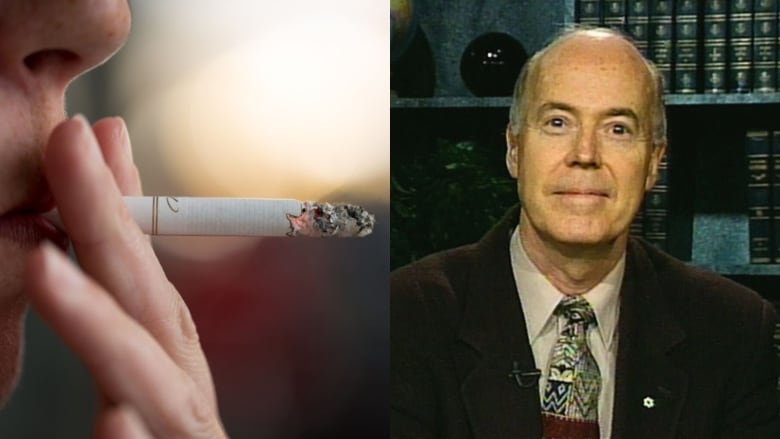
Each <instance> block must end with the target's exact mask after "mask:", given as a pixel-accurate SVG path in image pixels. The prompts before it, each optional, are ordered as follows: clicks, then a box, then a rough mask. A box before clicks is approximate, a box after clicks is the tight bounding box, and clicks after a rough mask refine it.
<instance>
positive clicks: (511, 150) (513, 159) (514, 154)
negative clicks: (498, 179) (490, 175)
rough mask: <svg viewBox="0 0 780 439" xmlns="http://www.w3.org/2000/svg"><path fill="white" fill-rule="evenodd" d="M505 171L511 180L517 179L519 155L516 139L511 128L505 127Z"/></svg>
mask: <svg viewBox="0 0 780 439" xmlns="http://www.w3.org/2000/svg"><path fill="white" fill-rule="evenodd" d="M505 136H506V169H507V171H509V175H511V176H512V178H517V159H518V155H519V154H520V153H519V151H518V149H519V147H518V146H517V144H518V140H519V139H518V137H519V136H517V135H515V134H514V133H512V127H511V125H510V126H507V127H506V132H505Z"/></svg>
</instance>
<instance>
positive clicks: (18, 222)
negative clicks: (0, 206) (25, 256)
mask: <svg viewBox="0 0 780 439" xmlns="http://www.w3.org/2000/svg"><path fill="white" fill-rule="evenodd" d="M0 239H6V240H10V241H13V242H16V243H18V244H19V245H21V246H22V247H34V246H37V245H38V244H40V243H41V242H42V241H43V240H48V241H51V242H52V243H53V244H55V245H56V246H58V247H60V248H61V249H67V248H68V236H67V235H65V233H64V232H62V231H61V230H59V229H58V228H57V227H55V226H54V225H53V224H52V223H51V222H49V220H47V219H46V218H43V217H42V216H40V215H36V214H27V213H14V214H9V215H5V216H0Z"/></svg>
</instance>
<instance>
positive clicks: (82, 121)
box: [70, 113, 103, 162]
mask: <svg viewBox="0 0 780 439" xmlns="http://www.w3.org/2000/svg"><path fill="white" fill-rule="evenodd" d="M70 120H72V121H74V122H76V123H77V124H78V125H79V128H80V132H79V134H80V135H81V136H82V140H83V141H82V142H80V143H81V144H82V145H83V146H82V148H84V149H86V150H87V151H86V153H87V154H89V158H90V159H92V160H96V161H97V160H99V161H101V162H102V161H103V153H102V152H100V147H99V146H98V144H97V141H96V140H95V135H94V134H93V133H92V126H91V125H90V124H89V120H87V118H86V117H85V116H84V115H83V114H81V113H78V114H76V115H74V116H73V117H72V118H71V119H70Z"/></svg>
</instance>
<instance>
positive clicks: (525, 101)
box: [509, 28, 666, 145]
mask: <svg viewBox="0 0 780 439" xmlns="http://www.w3.org/2000/svg"><path fill="white" fill-rule="evenodd" d="M563 72H568V73H576V74H582V75H591V76H592V75H596V77H597V78H598V79H599V80H603V81H608V80H610V78H614V77H618V76H621V75H622V76H628V77H630V78H632V80H633V81H635V84H636V87H637V89H636V90H637V92H638V93H639V94H640V95H641V96H643V98H644V99H645V102H646V103H647V104H648V109H649V111H648V114H647V115H646V116H647V117H646V118H645V119H646V120H643V121H640V122H641V123H642V124H643V125H646V126H647V130H648V132H650V133H651V135H652V143H653V144H654V145H659V144H661V143H665V141H666V115H665V110H664V104H663V80H662V77H661V75H660V74H659V73H658V71H657V70H656V69H655V67H654V66H653V65H652V63H650V62H649V61H647V60H646V59H645V58H644V57H642V55H641V54H640V53H639V51H638V50H637V49H636V47H634V45H633V44H632V43H631V42H630V41H629V40H628V39H627V38H626V37H625V36H623V35H622V34H620V33H618V32H615V31H612V30H610V29H602V28H598V29H584V28H578V29H573V30H568V31H566V32H564V33H563V34H561V35H560V36H559V37H557V38H556V39H555V40H553V41H552V42H551V43H550V44H548V45H547V46H546V47H544V48H543V49H542V50H540V51H539V52H537V53H536V54H535V55H534V56H533V57H532V58H531V59H530V60H529V61H528V62H527V63H526V65H525V66H524V67H523V71H522V72H521V73H520V77H519V79H518V81H517V85H516V86H515V93H514V96H513V100H512V108H511V110H510V114H509V129H510V132H511V133H512V134H513V135H518V134H520V132H521V131H522V129H523V127H524V126H525V123H526V121H527V119H526V118H527V111H528V105H529V102H531V101H532V100H533V99H534V97H535V95H536V94H537V93H538V91H539V88H540V87H551V86H554V85H555V81H554V78H551V75H555V74H557V73H563ZM543 78H544V81H542V79H543Z"/></svg>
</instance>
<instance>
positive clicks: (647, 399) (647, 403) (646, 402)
mask: <svg viewBox="0 0 780 439" xmlns="http://www.w3.org/2000/svg"><path fill="white" fill-rule="evenodd" d="M642 404H644V406H645V408H648V409H651V408H653V407H655V400H654V399H653V398H651V397H649V396H646V397H645V399H644V400H642Z"/></svg>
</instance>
